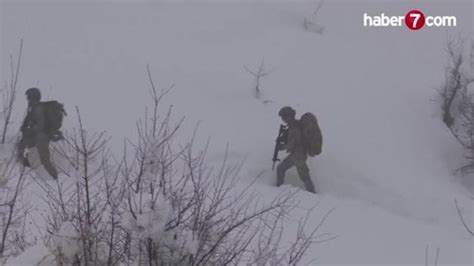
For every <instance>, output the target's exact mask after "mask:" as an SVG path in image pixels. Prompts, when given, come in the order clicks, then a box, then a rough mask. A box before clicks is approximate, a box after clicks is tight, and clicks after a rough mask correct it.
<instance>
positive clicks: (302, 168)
mask: <svg viewBox="0 0 474 266" xmlns="http://www.w3.org/2000/svg"><path fill="white" fill-rule="evenodd" d="M295 165H296V170H297V171H298V175H299V176H300V179H301V181H303V184H304V186H305V188H306V190H307V191H309V192H313V193H316V190H315V189H314V184H313V181H312V180H311V176H310V175H309V168H308V165H306V160H296V161H295Z"/></svg>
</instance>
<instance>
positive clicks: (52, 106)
mask: <svg viewBox="0 0 474 266" xmlns="http://www.w3.org/2000/svg"><path fill="white" fill-rule="evenodd" d="M25 95H26V98H27V100H28V112H27V115H26V117H25V120H24V121H23V124H22V126H21V133H22V137H21V140H20V142H19V143H18V156H19V159H20V161H21V162H22V163H23V164H24V165H25V166H30V163H29V162H28V159H27V158H25V154H24V153H25V149H26V148H32V147H36V149H37V150H38V154H39V158H40V161H41V164H43V166H44V168H45V169H46V171H47V172H48V173H49V175H50V176H51V177H53V178H54V179H57V178H58V171H57V170H56V168H55V167H54V165H53V164H52V162H51V158H50V152H49V143H50V141H57V140H60V139H62V133H61V131H59V128H60V127H61V123H62V116H63V115H65V112H64V108H63V105H62V104H60V103H58V102H56V101H50V102H41V92H40V90H39V89H37V88H30V89H28V90H27V91H26V93H25Z"/></svg>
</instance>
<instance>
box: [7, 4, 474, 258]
mask: <svg viewBox="0 0 474 266" xmlns="http://www.w3.org/2000/svg"><path fill="white" fill-rule="evenodd" d="M0 6H1V8H2V10H1V12H2V13H1V35H0V36H1V50H2V52H1V55H2V60H1V61H2V64H1V66H2V71H1V75H2V79H1V80H2V81H3V80H5V79H6V78H7V77H8V75H9V72H8V71H9V61H8V60H7V59H8V56H9V54H10V53H13V52H15V51H16V50H17V46H18V43H19V39H20V38H24V41H25V46H24V54H23V56H24V57H23V58H24V60H23V63H22V72H21V76H20V82H19V87H20V88H21V90H20V92H23V90H24V89H26V88H28V87H31V86H38V87H40V88H41V89H43V91H44V92H45V94H46V95H47V96H49V98H54V99H58V100H60V101H62V102H64V103H65V105H66V108H68V110H70V113H71V114H72V115H70V116H68V120H67V121H66V124H65V128H72V127H73V126H74V117H75V116H74V115H73V106H75V105H77V106H79V107H80V108H81V112H82V113H83V116H84V119H85V121H86V124H87V125H88V127H89V128H90V129H91V130H104V129H105V130H107V131H108V132H109V134H110V135H111V136H112V137H113V139H112V144H113V147H112V148H113V150H114V151H115V152H117V153H118V152H120V151H121V145H122V141H123V138H124V137H130V138H133V137H134V136H135V126H134V125H135V124H134V123H135V120H136V119H138V118H139V117H141V116H142V115H143V113H144V106H145V105H146V104H149V97H148V80H147V76H146V64H150V67H151V70H152V74H153V77H154V79H155V82H156V83H157V84H158V85H159V86H161V87H168V86H170V85H172V84H175V89H174V90H173V91H172V93H171V94H170V96H169V97H168V98H167V100H166V103H167V104H172V105H173V106H174V108H175V110H176V117H180V116H181V115H185V116H186V127H185V128H184V129H183V130H182V131H181V133H182V135H183V136H182V137H183V138H185V137H189V136H190V135H191V133H192V129H193V128H194V126H195V123H197V121H202V123H201V124H200V131H199V135H200V137H201V138H200V139H201V141H202V143H203V142H204V141H206V139H207V136H210V137H211V139H212V145H211V149H210V154H209V156H208V158H209V159H210V160H211V161H215V162H218V161H219V160H220V159H221V158H222V156H223V154H224V150H225V145H226V143H229V144H230V151H231V153H230V158H231V159H232V160H235V161H240V160H242V159H245V161H246V164H245V167H244V169H243V170H242V183H244V184H245V183H246V182H248V181H249V180H251V179H252V178H253V177H255V176H256V175H257V174H258V173H260V172H261V171H264V174H263V176H262V177H261V179H260V182H259V183H258V184H257V185H256V186H257V187H258V189H259V191H261V194H262V197H268V198H271V197H272V196H274V195H276V193H278V189H277V188H274V187H272V185H273V182H274V177H273V175H274V174H273V173H272V171H271V155H272V154H271V153H272V148H273V144H274V143H273V141H274V138H275V135H276V131H277V129H278V125H279V123H280V121H279V118H278V116H277V112H278V109H279V108H280V107H281V106H283V105H292V106H294V107H295V109H296V110H297V111H298V112H299V114H302V113H303V112H306V111H311V112H313V113H315V114H316V115H317V117H318V119H319V121H320V126H321V128H322V130H323V135H324V146H323V154H322V155H321V156H319V157H317V158H315V159H311V160H310V161H308V164H309V166H310V169H311V173H312V176H313V181H314V182H315V184H316V187H317V189H318V191H320V193H319V194H318V195H316V196H315V195H311V194H309V193H306V192H304V191H302V192H301V193H300V195H299V196H298V197H299V199H300V200H301V208H309V207H311V206H312V205H313V204H314V203H316V202H318V201H319V202H320V208H319V209H317V210H316V212H315V213H313V215H312V221H314V223H317V222H318V221H319V220H320V219H321V217H322V216H323V215H324V213H325V211H327V210H329V209H331V208H333V207H335V208H336V211H335V212H334V213H333V214H332V215H331V216H330V217H329V219H328V221H327V222H326V224H325V226H324V227H323V231H324V232H328V233H332V234H336V235H339V238H337V239H335V240H333V241H331V242H329V243H325V244H322V245H318V246H315V248H314V249H312V250H310V253H311V257H317V258H318V260H317V262H318V263H319V264H321V265H328V264H331V265H334V264H351V265H354V264H360V265H367V264H376V265H390V264H394V265H399V264H404V265H408V264H418V265H420V264H423V263H424V252H425V248H426V245H428V244H429V245H430V247H431V249H430V251H431V252H433V253H434V250H435V248H436V247H439V248H440V250H441V253H440V265H453V264H464V265H472V263H473V257H472V254H473V253H474V246H473V243H472V238H469V237H468V235H467V233H466V232H465V231H464V228H463V227H462V225H461V224H460V222H459V219H458V217H457V213H456V209H455V208H454V204H453V200H454V198H457V200H458V201H459V202H460V205H461V206H462V207H463V210H464V212H465V213H466V216H467V218H468V221H470V222H471V224H472V223H473V221H474V219H473V218H472V214H473V210H472V200H470V198H469V192H468V190H467V189H466V188H465V186H463V182H462V180H463V179H466V178H467V177H459V176H454V175H453V172H454V170H455V169H457V168H458V167H460V166H462V164H463V154H462V150H461V148H460V147H458V145H457V143H456V141H455V140H454V139H453V138H452V137H451V136H450V134H449V132H448V130H447V129H446V128H445V127H444V125H443V124H442V123H441V120H440V116H439V111H438V106H439V104H437V103H436V102H435V98H436V88H438V87H439V86H440V85H441V84H442V83H443V79H444V69H443V68H444V66H445V64H446V62H447V57H446V54H445V52H444V51H443V48H444V46H445V44H446V40H447V35H450V36H456V35H457V34H458V33H461V34H464V35H469V34H472V16H473V11H472V1H441V2H440V1H429V2H426V1H425V2H423V3H421V2H417V1H403V2H401V1H383V2H382V1H372V2H370V1H326V3H325V4H324V6H323V8H322V9H321V11H320V13H319V14H320V15H319V17H318V21H319V22H320V23H321V25H323V26H324V27H325V31H324V34H322V35H318V34H315V33H313V32H308V31H305V30H304V28H303V26H302V22H303V19H304V17H305V16H308V15H310V14H311V12H312V9H313V8H314V6H315V3H314V2H296V1H288V2H278V3H276V2H264V3H262V2H260V1H255V2H253V1H247V2H246V3H243V2H237V1H225V2H213V1H207V2H204V1H202V2H196V1H189V2H186V1H183V2H180V3H170V2H161V1H146V2H144V1H140V3H137V2H135V3H133V2H132V1H127V2H120V3H117V2H113V1H109V2H107V3H97V1H94V3H93V2H87V3H79V2H76V1H67V3H57V2H56V3H53V2H44V1H41V3H32V2H29V3H24V1H21V3H17V2H16V1H3V2H2V5H0ZM412 8H419V9H421V10H423V11H424V12H426V13H431V14H437V15H438V14H439V15H450V14H455V15H456V16H457V18H458V26H457V27H456V28H455V29H450V30H449V32H448V33H447V31H446V29H435V28H430V29H423V30H422V31H420V32H411V31H408V30H406V29H405V28H401V29H395V28H383V29H381V28H377V29H374V28H363V27H362V14H363V13H364V12H368V13H373V14H380V13H381V12H385V13H390V14H394V15H400V14H404V13H406V11H407V10H410V9H412ZM262 59H264V60H265V65H266V66H267V67H268V69H272V70H274V71H273V72H272V73H271V74H270V75H269V76H267V77H265V78H263V80H262V89H263V93H264V95H263V97H262V98H263V99H262V100H257V99H255V98H253V97H252V86H253V85H254V83H253V78H252V77H251V76H250V75H249V74H248V73H247V72H246V71H245V70H244V68H243V66H247V67H248V68H256V67H258V66H259V64H260V62H261V60H262ZM264 101H267V102H266V103H264ZM24 107H25V101H24V99H23V98H22V97H19V99H18V100H17V112H16V115H15V122H16V127H14V128H13V129H16V128H18V123H19V122H20V120H21V118H22V115H23V109H24ZM164 108H166V107H164ZM287 183H289V184H291V185H296V186H298V187H300V188H302V187H303V186H302V184H301V182H300V181H299V180H298V177H297V175H296V172H295V171H290V172H289V173H288V175H287ZM293 225H294V224H293ZM290 226H291V225H290ZM17 262H18V261H17Z"/></svg>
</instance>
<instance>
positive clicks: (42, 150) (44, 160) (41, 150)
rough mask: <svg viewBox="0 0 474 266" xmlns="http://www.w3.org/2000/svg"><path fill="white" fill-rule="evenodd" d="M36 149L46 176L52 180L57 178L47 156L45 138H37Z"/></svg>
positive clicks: (47, 145) (46, 140)
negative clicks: (46, 173)
mask: <svg viewBox="0 0 474 266" xmlns="http://www.w3.org/2000/svg"><path fill="white" fill-rule="evenodd" d="M36 148H37V149H38V154H39V157H40V161H41V164H42V165H43V166H44V169H46V171H47V172H48V174H49V175H50V176H51V177H53V178H54V179H57V178H58V171H56V168H55V167H54V165H53V163H52V162H51V158H50V154H49V140H48V139H45V138H39V139H38V140H37V142H36Z"/></svg>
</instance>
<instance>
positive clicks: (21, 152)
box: [16, 137, 34, 167]
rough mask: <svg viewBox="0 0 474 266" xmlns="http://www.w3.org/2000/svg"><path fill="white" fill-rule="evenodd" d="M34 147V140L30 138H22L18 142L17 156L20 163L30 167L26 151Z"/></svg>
mask: <svg viewBox="0 0 474 266" xmlns="http://www.w3.org/2000/svg"><path fill="white" fill-rule="evenodd" d="M32 146H34V140H33V139H32V138H31V137H30V138H29V137H22V138H21V139H20V141H19V142H18V144H17V146H16V148H17V156H18V160H19V161H20V163H22V164H23V165H24V166H28V167H29V166H30V163H29V162H28V159H27V158H26V157H25V150H26V148H30V147H32Z"/></svg>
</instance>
